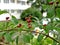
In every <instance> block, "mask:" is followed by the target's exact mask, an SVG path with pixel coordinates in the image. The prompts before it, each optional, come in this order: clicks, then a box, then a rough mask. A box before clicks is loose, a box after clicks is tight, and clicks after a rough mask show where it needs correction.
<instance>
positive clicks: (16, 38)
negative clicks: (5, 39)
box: [16, 36, 19, 45]
mask: <svg viewBox="0 0 60 45" xmlns="http://www.w3.org/2000/svg"><path fill="white" fill-rule="evenodd" d="M18 39H19V36H17V37H16V45H18Z"/></svg>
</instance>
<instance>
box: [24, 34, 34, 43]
mask: <svg viewBox="0 0 60 45" xmlns="http://www.w3.org/2000/svg"><path fill="white" fill-rule="evenodd" d="M32 38H33V36H32V35H31V34H26V35H24V36H23V41H24V42H26V43H30V40H31V39H32Z"/></svg>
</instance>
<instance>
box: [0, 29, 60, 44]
mask: <svg viewBox="0 0 60 45" xmlns="http://www.w3.org/2000/svg"><path fill="white" fill-rule="evenodd" d="M4 31H8V32H9V31H19V30H18V28H15V29H7V30H0V32H4ZM22 31H27V32H34V33H36V32H35V31H30V30H25V29H22ZM38 33H39V32H38ZM40 34H42V35H44V36H46V37H49V38H50V39H52V40H54V41H56V42H57V43H59V44H60V42H59V41H58V40H56V39H54V38H53V37H50V36H49V35H47V34H44V33H40Z"/></svg>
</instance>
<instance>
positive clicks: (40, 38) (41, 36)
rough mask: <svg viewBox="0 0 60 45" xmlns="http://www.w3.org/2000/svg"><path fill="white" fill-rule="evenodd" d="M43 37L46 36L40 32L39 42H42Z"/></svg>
mask: <svg viewBox="0 0 60 45" xmlns="http://www.w3.org/2000/svg"><path fill="white" fill-rule="evenodd" d="M43 37H44V36H43V35H41V34H40V35H39V36H38V38H37V40H38V42H41V40H42V39H43Z"/></svg>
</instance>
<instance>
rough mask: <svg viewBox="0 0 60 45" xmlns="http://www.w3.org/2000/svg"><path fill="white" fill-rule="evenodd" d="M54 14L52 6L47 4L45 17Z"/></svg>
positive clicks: (50, 16)
mask: <svg viewBox="0 0 60 45" xmlns="http://www.w3.org/2000/svg"><path fill="white" fill-rule="evenodd" d="M54 15H55V12H54V7H50V6H49V7H48V9H47V17H48V18H52V17H53V16H54Z"/></svg>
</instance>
